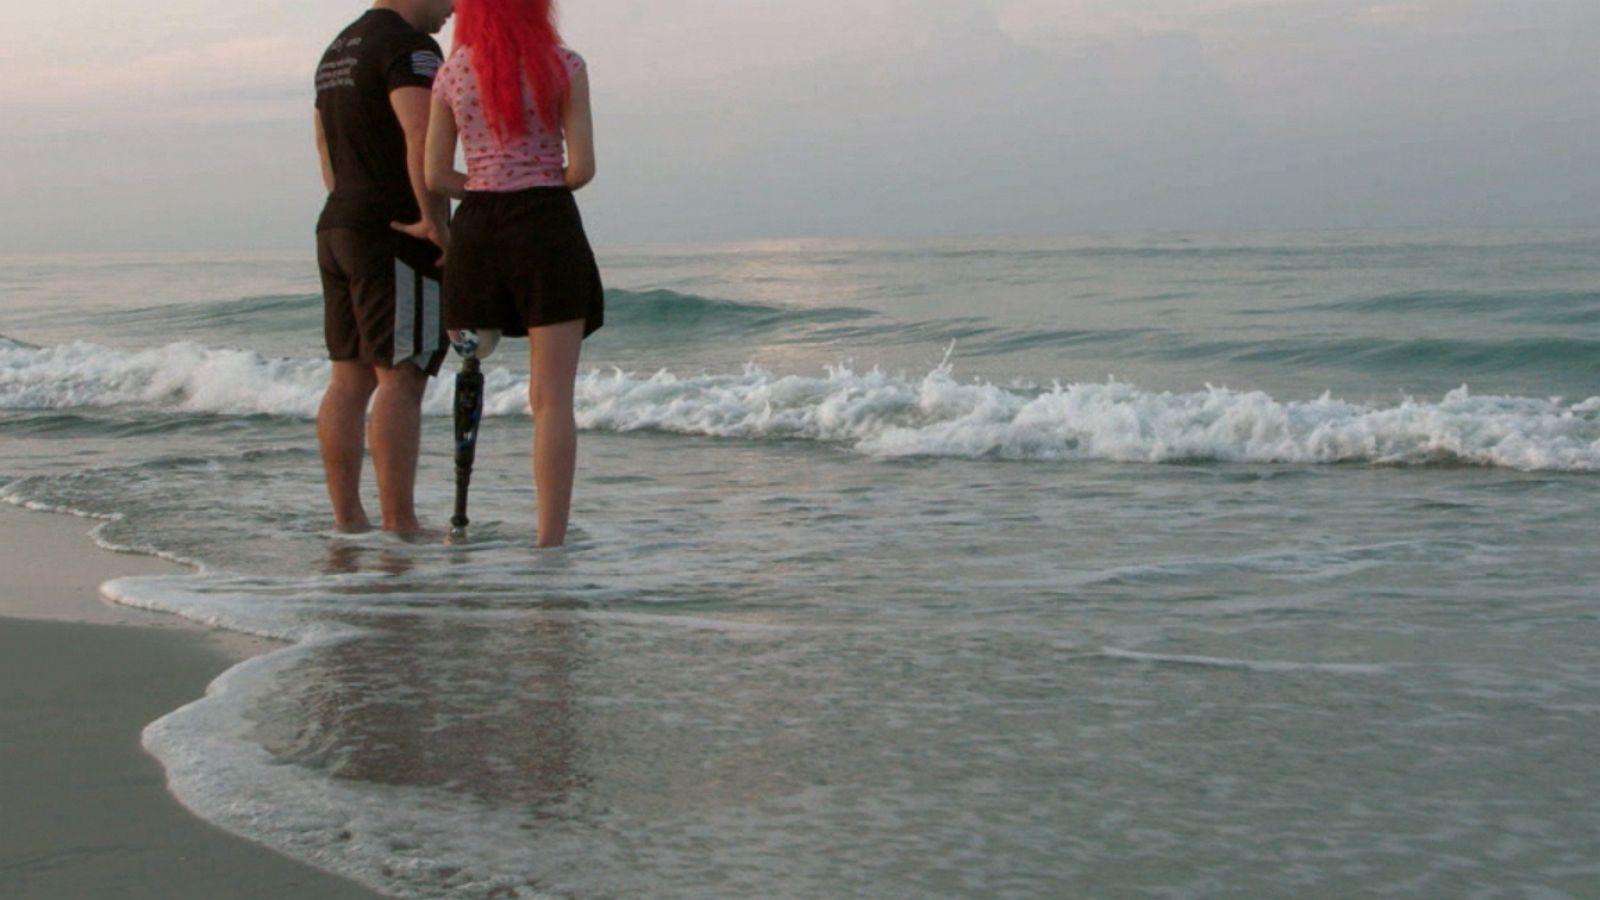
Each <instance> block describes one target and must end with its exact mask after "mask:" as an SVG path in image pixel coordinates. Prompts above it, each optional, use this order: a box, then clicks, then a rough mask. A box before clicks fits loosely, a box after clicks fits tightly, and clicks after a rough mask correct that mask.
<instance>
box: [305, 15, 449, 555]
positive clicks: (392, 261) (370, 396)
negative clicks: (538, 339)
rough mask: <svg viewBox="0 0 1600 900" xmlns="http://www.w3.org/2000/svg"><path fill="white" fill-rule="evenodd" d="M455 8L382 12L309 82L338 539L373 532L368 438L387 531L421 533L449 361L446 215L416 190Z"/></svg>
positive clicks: (327, 432) (353, 32)
mask: <svg viewBox="0 0 1600 900" xmlns="http://www.w3.org/2000/svg"><path fill="white" fill-rule="evenodd" d="M454 7H455V3H454V0H378V2H377V3H376V4H374V5H373V7H372V8H371V9H370V10H368V11H367V12H366V14H364V15H363V16H362V17H361V18H359V19H357V20H356V21H355V22H354V23H353V24H352V25H350V27H348V28H346V29H345V30H344V31H343V32H341V33H340V35H339V37H338V38H337V39H336V40H334V42H333V43H332V44H331V45H329V47H328V50H327V52H326V53H325V54H324V55H323V57H322V63H321V65H320V66H318V68H317V84H316V86H317V103H316V115H315V120H316V141H317V154H318V156H319V158H320V159H321V162H322V181H323V185H324V186H325V187H326V188H327V189H328V201H327V204H326V205H325V206H324V207H323V210H322V216H321V218H320V219H318V221H317V265H318V267H319V268H320V269H321V272H322V290H323V303H324V314H323V332H324V336H325V338H326V340H327V344H328V356H329V358H330V359H332V360H333V375H332V378H331V379H330V380H329V383H328V390H327V392H326V393H325V394H324V395H323V398H322V406H321V408H320V409H319V410H318V412H317V441H318V444H319V445H320V446H321V448H322V463H323V468H324V470H325V471H326V474H327V480H328V499H329V500H331V501H332V503H333V519H334V525H335V527H337V528H339V529H341V530H346V531H362V530H366V529H368V528H370V527H371V523H370V521H369V520H368V519H367V514H366V510H365V509H364V508H363V507H362V505H361V490H360V486H361V462H362V457H363V455H364V447H363V443H364V442H363V431H366V437H367V439H368V441H369V442H370V444H371V446H372V462H373V466H374V468H375V469H376V470H377V476H378V504H379V507H380V508H381V510H382V514H383V528H384V530H386V531H392V532H396V533H399V534H414V533H416V532H417V531H418V524H417V516H416V510H415V508H414V506H413V501H412V490H413V487H414V484H415V481H416V473H417V450H418V445H419V443H420V442H421V431H422V413H421V405H422V393H423V388H424V387H426V385H427V379H428V377H429V376H431V375H434V374H437V373H438V371H439V366H440V364H441V363H442V362H443V361H444V355H445V350H444V345H445V342H444V338H443V330H442V328H441V326H440V315H439V312H440V311H439V274H440V273H439V265H440V264H441V263H442V262H443V253H444V247H445V244H446V243H447V242H448V240H449V233H448V226H447V220H448V218H449V201H447V200H446V199H445V198H443V197H439V196H436V195H431V194H429V193H428V190H427V187H426V184H425V183H424V181H423V147H424V143H425V140H426V136H427V132H428V108H429V101H430V99H431V97H430V92H431V88H432V85H433V76H434V73H435V72H436V71H438V68H439V66H440V65H441V64H442V62H443V54H442V53H441V51H440V49H439V45H438V43H437V42H435V41H434V39H433V38H432V37H430V36H429V35H433V34H437V33H438V32H439V29H441V28H443V27H444V23H445V21H446V20H447V19H449V18H450V15H451V13H452V12H454ZM369 401H370V402H371V406H372V418H371V423H370V426H369V425H368V423H367V422H366V418H367V405H368V402H369Z"/></svg>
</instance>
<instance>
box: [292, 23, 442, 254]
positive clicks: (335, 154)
mask: <svg viewBox="0 0 1600 900" xmlns="http://www.w3.org/2000/svg"><path fill="white" fill-rule="evenodd" d="M443 61H444V59H443V54H442V53H441V52H440V50H439V44H438V43H437V42H436V41H434V39H433V38H431V37H429V36H428V35H426V34H423V33H422V32H420V31H418V30H416V29H415V28H412V27H411V25H410V24H409V23H408V22H406V20H405V19H403V18H401V16H400V14H399V13H397V12H394V11H393V10H389V9H372V10H368V11H367V13H366V14H365V15H363V16H362V17H361V18H359V19H357V20H356V21H355V22H354V23H353V24H352V25H351V26H350V27H349V28H346V29H345V30H344V31H343V32H342V33H340V35H339V37H338V38H337V39H335V40H334V42H333V43H332V44H330V45H329V46H328V51H327V52H326V53H324V54H323V56H322V64H321V65H319V66H318V67H317V114H318V115H320V116H321V117H322V130H323V133H324V134H325V135H326V136H327V141H328V156H329V158H330V160H331V161H332V162H333V185H334V187H333V193H332V194H329V195H328V202H327V205H326V206H324V207H323V208H322V216H321V218H319V219H318V220H317V230H318V231H322V230H324V229H328V228H381V229H384V230H387V229H388V227H389V223H390V222H415V221H417V219H418V218H419V217H420V216H421V212H420V211H419V210H418V209H417V200H416V196H415V195H414V194H413V193H412V190H411V178H410V176H409V175H408V174H407V173H406V137H405V132H403V131H402V130H401V129H400V120H399V119H397V118H395V114H394V107H392V106H390V105H389V92H390V91H393V90H395V89H396V88H402V87H421V88H431V87H432V86H433V76H434V73H435V72H437V71H438V70H439V66H440V65H441V64H442V63H443Z"/></svg>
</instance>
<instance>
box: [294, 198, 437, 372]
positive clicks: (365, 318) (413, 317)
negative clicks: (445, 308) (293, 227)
mask: <svg viewBox="0 0 1600 900" xmlns="http://www.w3.org/2000/svg"><path fill="white" fill-rule="evenodd" d="M439 256H440V250H439V248H438V247H435V246H434V245H433V244H431V243H429V242H428V241H422V240H417V239H416V238H412V237H408V236H406V235H403V234H400V233H398V232H395V231H386V232H378V231H369V230H364V229H356V228H327V229H323V230H322V231H319V232H317V266H318V268H320V269H321V270H322V298H323V336H324V337H325V338H326V340H327V342H328V358H329V359H332V360H336V361H343V360H358V361H360V362H364V363H368V364H371V365H376V366H382V367H384V368H392V367H394V366H398V365H401V364H403V363H407V362H409V363H412V364H414V365H415V366H416V367H417V368H419V369H422V370H423V371H424V372H427V373H428V374H429V375H436V374H438V372H439V366H440V365H441V364H442V363H443V362H444V357H445V348H446V347H447V346H448V345H447V343H446V342H445V338H444V325H443V319H442V318H441V316H440V307H439V276H440V274H441V273H440V271H439V267H438V266H437V265H436V263H437V262H438V259H439Z"/></svg>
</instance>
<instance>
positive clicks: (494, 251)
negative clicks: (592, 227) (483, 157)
mask: <svg viewBox="0 0 1600 900" xmlns="http://www.w3.org/2000/svg"><path fill="white" fill-rule="evenodd" d="M444 269H445V271H444V324H445V327H446V328H473V329H486V328H496V329H499V330H500V331H501V332H502V333H503V334H504V335H505V336H506V337H527V335H528V329H530V328H537V327H539V326H541V325H554V324H556V323H558V322H569V321H572V320H573V319H583V320H584V326H583V336H584V337H588V336H589V335H591V334H593V333H594V332H595V330H596V329H598V328H599V327H600V326H601V324H603V321H604V317H605V297H604V288H603V287H602V286H601V284H600V268H599V266H598V265H596V264H595V260H594V251H593V250H592V249H590V247H589V238H588V236H587V235H585V234H584V231H583V219H582V218H581V217H580V216H579V215H578V204H577V202H576V201H575V200H573V198H572V191H570V190H568V189H567V188H565V187H535V188H528V189H526V190H521V191H505V192H495V191H468V192H467V196H466V198H465V199H464V200H462V202H461V205H460V206H458V207H457V208H456V212H455V215H454V216H453V217H452V218H451V220H450V254H449V257H448V258H447V259H446V260H445V267H444Z"/></svg>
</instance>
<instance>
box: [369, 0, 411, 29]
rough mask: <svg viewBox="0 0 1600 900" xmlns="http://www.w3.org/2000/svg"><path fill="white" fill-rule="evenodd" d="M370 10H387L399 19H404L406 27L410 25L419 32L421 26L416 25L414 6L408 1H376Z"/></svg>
mask: <svg viewBox="0 0 1600 900" xmlns="http://www.w3.org/2000/svg"><path fill="white" fill-rule="evenodd" d="M372 8H373V9H387V10H388V11H390V12H392V13H395V14H396V15H398V16H399V17H400V18H402V19H405V20H406V24H407V25H410V26H411V27H412V28H416V29H418V30H419V31H420V30H421V26H420V25H418V24H417V19H416V11H417V8H416V4H413V3H411V2H409V0H377V2H376V3H373V4H372Z"/></svg>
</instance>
